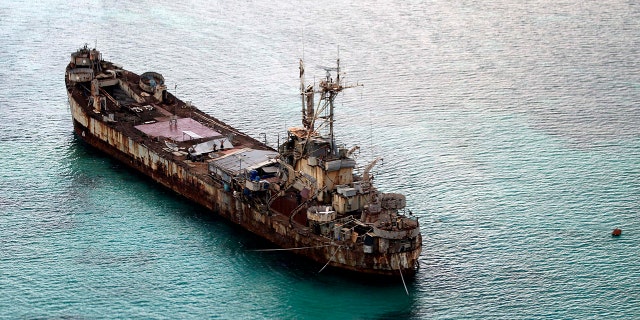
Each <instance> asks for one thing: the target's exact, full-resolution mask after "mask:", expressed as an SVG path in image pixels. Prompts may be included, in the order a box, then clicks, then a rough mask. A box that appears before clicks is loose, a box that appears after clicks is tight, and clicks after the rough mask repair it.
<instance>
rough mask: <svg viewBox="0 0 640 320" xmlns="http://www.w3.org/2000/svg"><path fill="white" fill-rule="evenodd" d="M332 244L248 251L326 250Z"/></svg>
mask: <svg viewBox="0 0 640 320" xmlns="http://www.w3.org/2000/svg"><path fill="white" fill-rule="evenodd" d="M331 246H332V244H325V245H322V246H315V247H299V248H278V249H255V250H247V251H258V252H269V251H290V250H304V249H316V248H324V247H331Z"/></svg>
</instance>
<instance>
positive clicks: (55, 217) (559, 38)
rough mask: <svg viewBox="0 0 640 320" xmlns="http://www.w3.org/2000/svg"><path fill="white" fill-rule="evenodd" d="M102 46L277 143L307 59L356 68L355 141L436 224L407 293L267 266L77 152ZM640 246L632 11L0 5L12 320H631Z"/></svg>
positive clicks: (240, 244)
mask: <svg viewBox="0 0 640 320" xmlns="http://www.w3.org/2000/svg"><path fill="white" fill-rule="evenodd" d="M85 43H88V44H89V46H90V47H94V46H97V48H98V49H99V50H101V51H102V52H103V57H104V58H105V59H108V60H111V61H114V62H117V63H119V64H121V65H123V66H124V67H125V68H128V69H130V70H132V71H135V72H138V73H142V72H145V71H156V72H160V73H162V74H163V75H164V76H165V78H166V82H167V85H168V87H169V90H170V91H171V92H173V93H175V94H177V95H178V96H180V97H181V98H182V99H183V100H189V101H192V102H193V104H194V105H196V106H197V107H199V108H201V109H202V110H204V111H206V112H208V113H210V114H212V115H214V116H216V117H218V118H220V119H222V120H223V121H225V122H227V123H229V124H233V125H234V126H236V127H237V128H239V129H241V130H242V131H244V132H246V133H248V134H250V135H252V136H253V137H256V138H259V139H265V138H266V139H267V142H268V143H270V144H271V145H275V144H276V143H277V142H278V136H280V137H284V135H285V133H286V129H287V128H288V127H291V126H297V125H299V123H300V97H299V95H298V88H299V80H298V75H299V71H298V59H300V58H303V59H304V61H305V64H306V66H307V68H306V74H307V80H308V81H314V79H320V78H322V77H323V76H324V71H323V70H322V68H321V66H333V65H334V64H335V60H336V58H338V57H339V58H340V64H341V67H342V68H343V71H345V75H344V78H345V79H346V81H347V82H348V83H351V84H363V86H358V87H355V88H353V89H350V90H347V91H345V92H344V93H343V94H342V95H341V96H340V97H339V102H338V104H337V107H336V119H337V121H336V132H337V138H338V140H339V141H341V142H342V143H344V144H345V145H346V146H347V147H351V146H354V145H359V146H360V147H361V151H360V153H359V154H358V163H359V165H366V164H367V163H368V162H370V161H371V160H372V159H375V157H377V156H381V157H383V158H384V161H383V162H382V164H379V165H377V166H376V167H375V169H374V173H375V177H376V178H375V180H376V182H377V185H378V187H379V189H380V190H382V191H385V192H401V193H405V194H406V195H407V201H408V205H409V208H410V209H411V211H412V212H413V213H414V214H415V215H417V216H418V217H419V218H420V223H421V230H422V233H423V236H424V240H423V241H424V242H423V248H424V249H423V254H422V256H421V258H420V266H421V268H420V270H419V272H418V274H417V276H416V277H415V279H413V280H411V281H407V289H408V292H409V294H408V295H407V294H406V293H405V289H404V286H403V284H402V281H401V279H400V277H398V279H396V280H395V281H394V280H392V281H390V282H389V283H388V284H386V285H374V284H371V283H367V282H363V281H357V280H354V279H351V278H348V277H344V276H340V275H335V274H332V273H329V272H318V271H319V270H318V268H317V267H316V266H315V265H310V264H307V263H305V262H300V261H298V260H297V259H296V258H295V257H294V256H292V255H291V254H288V253H283V252H262V251H255V250H257V249H262V248H265V247H268V246H267V245H266V244H265V243H264V242H263V241H262V240H260V239H258V238H256V237H255V236H252V235H250V234H248V233H247V232H245V231H244V230H242V229H239V228H237V227H234V226H232V225H231V224H229V223H227V222H226V221H225V220H223V219H221V218H219V217H216V216H211V215H210V214H209V213H207V212H205V211H203V210H202V208H200V207H198V206H194V205H192V204H190V203H189V202H187V201H186V200H184V199H182V198H180V197H178V196H176V195H175V194H173V193H172V192H170V191H168V190H166V189H164V188H161V187H159V186H157V185H155V184H153V183H152V182H151V181H150V180H148V179H146V178H144V177H142V176H140V175H138V174H136V173H135V172H133V171H131V170H129V169H128V168H126V167H124V166H123V165H121V164H120V163H117V162H115V161H113V160H111V159H109V158H108V157H106V156H104V155H103V154H101V153H98V152H96V151H95V150H93V149H91V148H90V147H88V146H86V145H84V144H83V143H81V142H80V141H79V139H78V138H76V137H75V136H74V134H73V133H72V121H71V115H70V112H69V107H68V101H67V96H66V91H65V88H64V68H65V66H66V64H67V63H68V61H69V55H70V54H71V53H72V52H74V51H75V50H76V49H78V48H80V47H81V46H83V45H84V44H85ZM614 228H620V229H622V236H621V237H618V238H613V237H611V236H610V234H611V231H612V230H613V229H614ZM639 244H640V3H639V2H637V1H626V0H612V1H577V0H554V1H548V0H530V1H507V0H493V1H491V0H489V1H473V0H447V1H444V0H430V1H415V0H414V1H411V0H410V1H384V0H373V1H306V0H303V1H292V0H283V1H260V0H256V1H166V0H155V1H145V0H143V1H82V0H81V1H55V0H41V1H11V0H4V1H0V318H7V319H112V318H130V319H206V318H221V319H405V318H406V319H500V318H504V319H506V318H508V319H538V318H548V319H585V318H586V319H590V318H591V319H599V318H609V319H634V318H640V245H639Z"/></svg>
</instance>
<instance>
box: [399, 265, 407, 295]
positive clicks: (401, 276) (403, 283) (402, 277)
mask: <svg viewBox="0 0 640 320" xmlns="http://www.w3.org/2000/svg"><path fill="white" fill-rule="evenodd" d="M398 271H400V279H402V285H404V291H405V292H406V293H407V296H409V290H408V289H407V284H406V283H405V282H404V276H403V275H402V268H400V264H398Z"/></svg>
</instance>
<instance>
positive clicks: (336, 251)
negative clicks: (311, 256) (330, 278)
mask: <svg viewBox="0 0 640 320" xmlns="http://www.w3.org/2000/svg"><path fill="white" fill-rule="evenodd" d="M340 247H342V246H338V247H337V248H336V250H334V251H333V254H332V255H331V258H329V261H327V263H326V264H325V265H324V267H322V269H320V271H318V273H320V272H322V270H324V268H326V267H327V266H328V265H329V263H331V260H333V257H334V256H335V255H336V253H338V250H340Z"/></svg>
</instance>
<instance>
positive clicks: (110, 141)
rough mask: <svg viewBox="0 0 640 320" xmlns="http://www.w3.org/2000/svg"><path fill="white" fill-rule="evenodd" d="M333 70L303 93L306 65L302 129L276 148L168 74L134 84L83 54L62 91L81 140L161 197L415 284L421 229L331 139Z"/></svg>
mask: <svg viewBox="0 0 640 320" xmlns="http://www.w3.org/2000/svg"><path fill="white" fill-rule="evenodd" d="M326 72H327V74H326V77H325V78H324V79H323V80H321V81H320V82H319V84H318V85H317V86H313V85H307V84H306V83H305V82H304V73H305V72H304V64H303V62H302V60H301V61H300V79H301V81H300V90H301V93H300V95H301V101H302V127H297V128H290V129H289V130H288V136H287V139H286V141H285V142H284V143H282V144H281V145H280V146H279V147H278V150H274V149H273V148H270V147H269V146H267V145H266V144H264V143H261V142H259V141H257V140H256V139H253V138H251V137H249V136H248V135H246V134H244V133H242V132H239V131H238V130H236V129H234V128H233V127H231V126H229V125H227V124H225V123H223V122H222V121H220V120H218V119H216V118H214V117H212V116H210V115H207V114H205V113H203V112H202V111H200V110H199V109H198V108H197V107H195V106H194V105H193V104H191V103H190V102H187V103H185V102H183V101H181V100H180V99H178V98H177V97H175V96H174V95H173V94H171V93H170V92H169V91H168V90H167V87H166V85H165V82H164V81H165V80H164V77H163V76H162V75H161V74H158V73H155V72H146V73H143V74H141V75H138V74H135V73H133V72H130V71H128V70H125V69H124V68H122V67H120V66H118V65H116V64H114V63H111V62H108V61H105V60H103V59H102V54H101V53H100V52H99V51H97V50H96V49H89V48H88V47H87V46H85V47H83V48H81V49H79V50H78V51H76V52H74V53H73V54H72V55H71V61H70V63H69V65H68V66H67V70H66V77H65V82H66V85H67V91H68V96H69V105H70V109H71V114H72V117H73V123H74V130H75V132H76V134H77V135H78V136H79V137H80V138H82V139H83V140H84V141H86V142H87V143H88V144H90V145H92V146H94V147H96V148H98V149H100V150H102V151H104V152H106V153H107V154H109V155H110V156H112V157H114V158H116V159H118V160H120V161H122V162H123V163H125V164H127V165H129V166H131V167H132V168H134V169H136V170H138V171H140V172H142V173H144V174H145V175H147V176H149V177H151V178H152V179H153V180H155V181H157V182H158V183H160V184H162V185H164V186H165V187H167V188H170V189H172V190H174V191H175V192H177V193H178V194H180V195H182V196H184V197H186V198H188V199H190V200H192V201H194V202H196V203H198V204H200V205H202V206H204V207H206V208H208V209H209V210H211V211H213V212H215V213H217V214H219V215H221V216H222V217H225V218H226V219H228V220H229V221H231V222H233V223H236V224H238V225H240V226H242V227H243V228H245V229H247V230H249V231H250V232H252V233H254V234H256V235H258V236H260V237H263V238H264V239H266V240H268V241H270V242H272V243H273V244H275V245H277V246H278V247H280V248H282V249H291V252H293V253H296V254H298V255H300V256H304V257H306V258H309V259H311V260H313V261H316V262H317V263H319V264H322V265H324V266H329V267H332V268H335V269H342V270H349V271H353V272H357V273H359V274H367V275H380V276H385V275H388V276H391V275H398V274H399V273H400V275H404V276H406V275H412V274H414V272H415V270H416V268H417V266H418V257H419V255H420V252H421V248H422V238H421V234H420V228H419V223H418V219H417V218H416V217H414V216H412V215H408V214H405V210H406V209H405V205H406V200H405V197H404V195H401V194H396V193H382V192H380V191H378V190H377V189H376V188H375V186H374V185H373V183H372V175H371V169H372V168H373V166H374V165H375V164H376V163H377V162H378V161H379V158H377V159H375V160H374V161H372V162H371V163H370V164H368V165H367V166H366V167H365V168H364V170H363V172H362V174H361V175H358V174H355V173H354V169H355V168H356V161H355V160H354V158H353V157H352V155H353V152H354V151H355V150H357V149H358V147H352V148H350V149H346V148H344V147H339V146H338V145H337V144H336V141H335V136H334V132H333V131H334V127H333V125H334V101H335V98H336V96H337V95H338V94H339V93H340V92H341V91H342V90H343V89H345V88H346V87H347V86H345V85H344V84H343V83H342V80H341V78H340V64H339V60H338V63H337V66H336V68H327V69H326ZM332 72H333V73H332ZM316 98H317V99H316Z"/></svg>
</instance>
